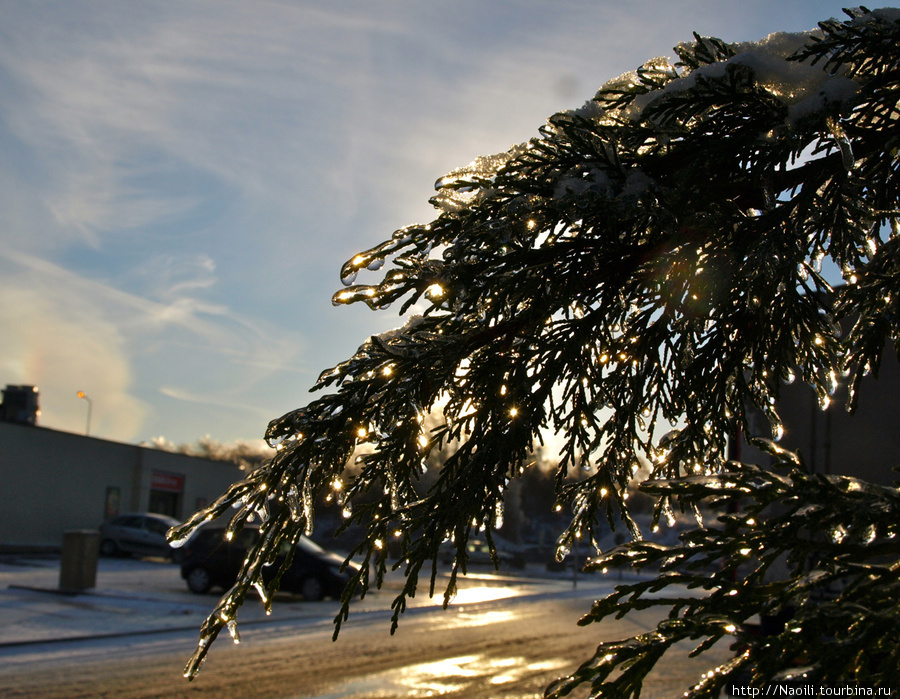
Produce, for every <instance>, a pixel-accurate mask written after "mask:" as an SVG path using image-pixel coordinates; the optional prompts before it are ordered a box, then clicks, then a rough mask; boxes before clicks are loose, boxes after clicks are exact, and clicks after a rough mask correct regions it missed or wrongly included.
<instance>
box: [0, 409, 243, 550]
mask: <svg viewBox="0 0 900 699" xmlns="http://www.w3.org/2000/svg"><path fill="white" fill-rule="evenodd" d="M243 475H244V474H243V472H242V471H241V470H240V469H239V468H238V467H237V466H236V465H234V464H231V463H228V462H221V461H210V460H208V459H200V458H196V457H192V456H187V455H185V454H174V453H170V452H165V451H160V450H158V449H150V448H146V447H140V446H135V445H131V444H121V443H118V442H110V441H107V440H103V439H95V438H93V437H86V436H82V435H77V434H71V433H68V432H60V431H57V430H51V429H47V428H44V427H38V426H34V425H33V424H32V423H29V422H28V421H25V422H8V421H2V420H0V492H2V498H3V506H2V507H0V550H7V551H11V550H21V549H48V550H50V549H58V548H60V546H61V544H62V536H63V532H65V531H69V530H77V529H96V528H97V527H98V526H99V525H100V523H101V522H103V521H104V520H105V519H109V518H111V517H114V516H116V515H117V514H120V513H123V512H143V511H149V512H159V513H162V514H168V515H171V516H173V517H176V518H178V519H186V518H187V517H188V516H190V515H191V514H192V513H193V512H194V511H195V510H197V509H199V508H201V507H203V506H204V505H206V504H208V503H209V502H212V501H213V500H214V499H215V498H217V497H218V496H219V495H221V494H222V493H223V492H224V491H225V490H226V489H227V488H228V486H229V485H231V484H232V483H234V482H235V481H237V480H239V479H240V478H241V477H242V476H243Z"/></svg>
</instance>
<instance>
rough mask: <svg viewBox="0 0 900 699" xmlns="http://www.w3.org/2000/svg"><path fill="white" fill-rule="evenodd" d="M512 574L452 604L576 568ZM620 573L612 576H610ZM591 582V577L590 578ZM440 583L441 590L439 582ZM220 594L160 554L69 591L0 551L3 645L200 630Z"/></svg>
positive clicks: (471, 580)
mask: <svg viewBox="0 0 900 699" xmlns="http://www.w3.org/2000/svg"><path fill="white" fill-rule="evenodd" d="M522 573H523V574H522V575H517V576H516V577H510V576H505V575H495V574H493V571H492V570H491V569H490V568H487V567H485V568H484V569H483V570H482V569H479V570H472V571H470V575H469V576H468V578H467V579H466V580H465V581H462V582H461V587H462V589H461V590H460V592H459V595H458V596H457V598H456V600H455V602H456V603H458V604H464V603H466V604H470V603H474V602H480V601H486V600H490V599H501V598H506V597H514V596H520V595H523V594H525V595H527V594H535V593H545V592H552V591H554V590H557V589H559V590H565V589H571V587H572V584H573V577H572V572H571V571H570V572H568V573H563V574H557V575H555V576H554V575H552V574H549V573H546V572H545V571H543V570H537V569H535V570H526V571H522ZM594 577H595V576H582V575H579V576H578V581H579V582H580V584H582V585H589V584H596V583H597V582H599V580H593V579H592V578H594ZM613 579H615V578H613ZM589 581H590V582H589ZM399 584H400V579H399V578H397V579H396V580H389V581H388V582H387V584H386V586H385V588H384V589H382V590H381V591H376V592H374V593H370V594H369V595H367V596H366V599H365V600H362V601H359V602H357V603H356V605H354V606H355V609H356V610H357V611H379V610H385V609H388V608H389V607H390V602H391V600H392V599H393V598H394V596H395V594H396V592H397V590H398V589H399ZM439 589H440V588H439ZM216 601H217V596H216V595H215V593H213V594H210V595H195V594H193V593H191V592H189V591H188V589H187V587H186V586H185V583H184V581H183V580H182V579H181V576H180V571H179V567H178V566H177V565H173V564H172V563H169V562H166V561H163V560H155V559H143V560H139V559H130V558H101V559H100V562H99V565H98V569H97V584H96V586H95V587H94V588H91V589H89V590H85V591H84V592H82V593H79V594H76V595H72V594H65V593H62V592H60V591H59V559H58V558H55V557H37V556H36V557H31V556H2V557H0V628H2V629H3V632H2V634H0V646H10V645H17V644H23V643H36V642H43V641H53V640H60V639H73V638H89V637H94V636H119V635H128V634H133V633H147V632H160V631H165V630H175V629H194V630H196V629H199V627H200V624H201V623H202V621H203V619H205V618H206V616H207V615H208V614H209V613H210V612H211V611H212V610H213V608H214V606H215V602H216ZM440 601H441V600H440V597H439V596H438V597H436V598H435V599H429V598H428V597H427V595H418V596H417V597H415V598H414V599H412V600H410V606H426V605H427V606H430V605H434V604H440ZM337 609H338V603H337V602H335V601H332V600H326V601H323V602H313V603H309V602H305V601H303V600H302V599H301V598H299V597H296V596H293V595H278V596H276V600H275V604H274V607H273V614H272V620H273V621H276V620H285V619H291V618H311V617H322V618H328V619H331V618H332V617H333V616H334V615H335V613H336V612H337ZM240 616H241V619H242V620H243V621H244V623H246V622H248V621H250V622H253V621H262V620H264V619H265V618H266V617H265V613H264V610H263V608H262V605H261V604H259V603H258V602H257V601H256V600H252V601H248V602H247V603H246V604H245V606H244V608H243V609H242V610H241V613H240Z"/></svg>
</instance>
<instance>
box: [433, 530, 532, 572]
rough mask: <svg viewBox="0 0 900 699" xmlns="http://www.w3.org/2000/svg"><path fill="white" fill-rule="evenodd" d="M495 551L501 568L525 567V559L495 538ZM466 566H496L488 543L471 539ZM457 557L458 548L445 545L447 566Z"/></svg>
mask: <svg viewBox="0 0 900 699" xmlns="http://www.w3.org/2000/svg"><path fill="white" fill-rule="evenodd" d="M494 550H495V551H496V554H497V562H498V563H499V564H500V567H501V568H513V569H515V570H521V569H522V568H524V567H525V558H524V557H523V556H522V554H521V553H519V552H518V551H515V550H513V547H512V546H509V545H507V544H506V543H505V542H503V541H502V540H500V539H499V537H495V541H494ZM466 553H467V554H468V558H467V559H466V565H489V566H493V565H494V559H493V558H492V557H491V547H490V545H489V544H488V542H487V541H483V540H481V539H469V541H468V542H467V543H466ZM455 557H456V547H455V546H454V545H453V544H444V550H443V560H444V563H446V564H448V565H449V564H451V563H453V559H454V558H455Z"/></svg>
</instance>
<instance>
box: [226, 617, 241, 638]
mask: <svg viewBox="0 0 900 699" xmlns="http://www.w3.org/2000/svg"><path fill="white" fill-rule="evenodd" d="M225 626H226V627H227V628H228V633H230V634H231V640H232V641H234V642H235V644H238V643H240V642H241V634H240V633H238V627H237V622H236V621H235V620H234V619H229V620H228V621H227V622H226V624H225Z"/></svg>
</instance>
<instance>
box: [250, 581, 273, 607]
mask: <svg viewBox="0 0 900 699" xmlns="http://www.w3.org/2000/svg"><path fill="white" fill-rule="evenodd" d="M253 587H254V588H255V589H256V592H257V594H258V595H259V599H260V601H261V602H262V603H263V609H265V611H266V614H267V615H268V614H271V613H272V599H271V598H270V597H269V594H268V593H267V592H266V588H265V586H264V585H263V584H262V583H261V582H259V580H254V581H253Z"/></svg>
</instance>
